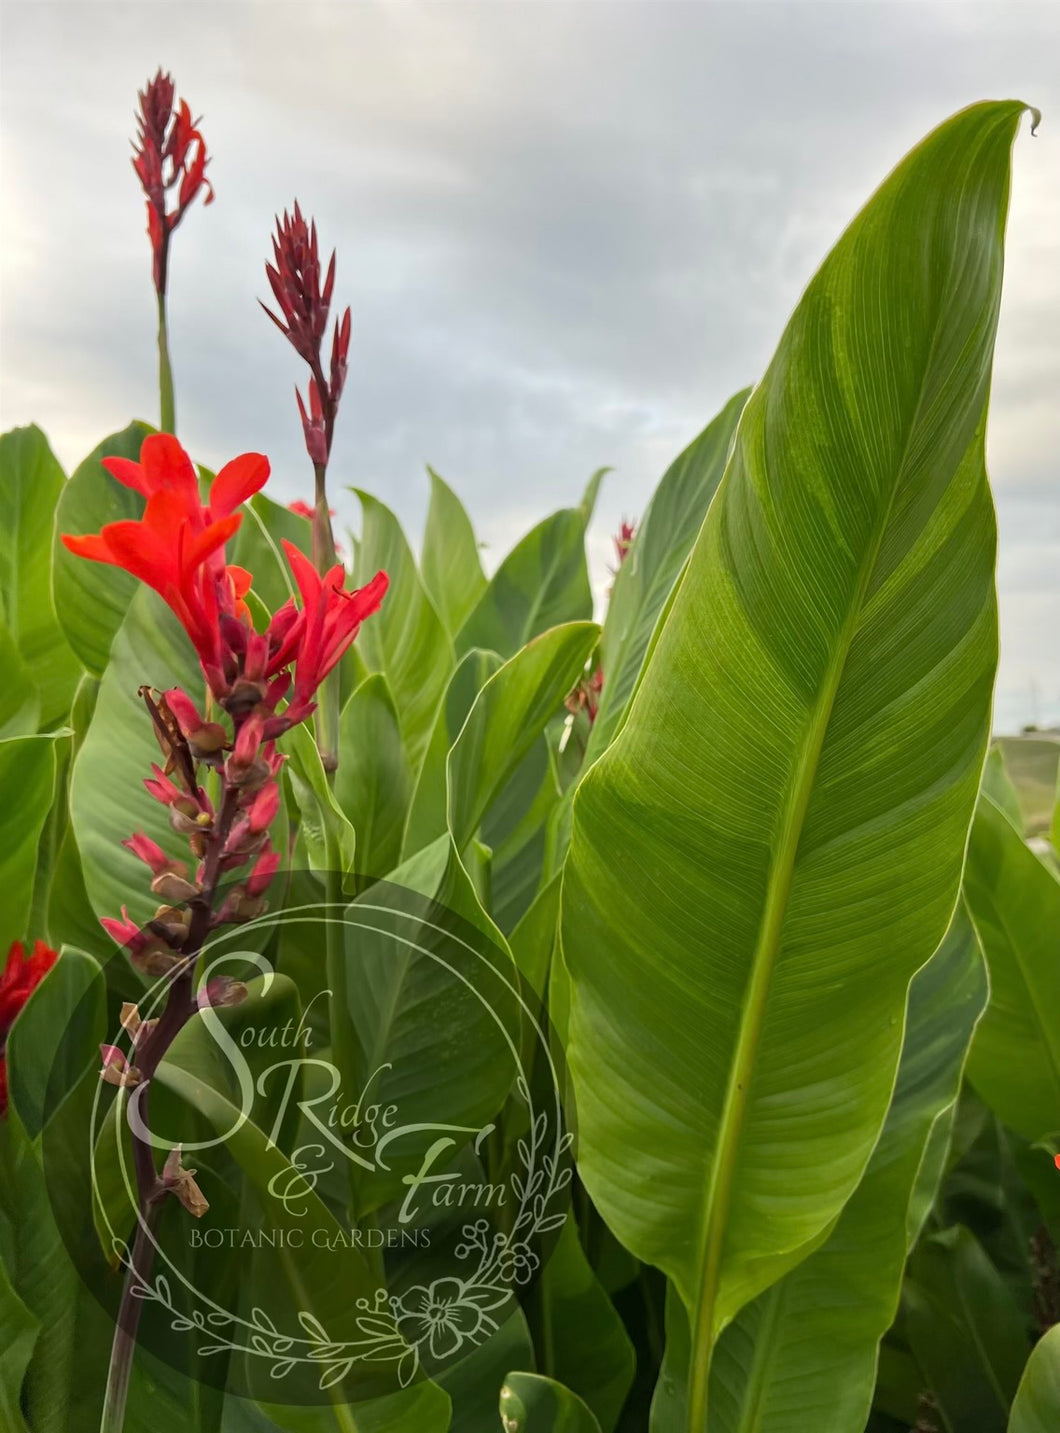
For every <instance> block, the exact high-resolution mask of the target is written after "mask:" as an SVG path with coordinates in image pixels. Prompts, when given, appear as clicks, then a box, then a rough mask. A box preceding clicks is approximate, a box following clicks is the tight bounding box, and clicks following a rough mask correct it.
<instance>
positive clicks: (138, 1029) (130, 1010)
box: [119, 1000, 158, 1049]
mask: <svg viewBox="0 0 1060 1433" xmlns="http://www.w3.org/2000/svg"><path fill="white" fill-rule="evenodd" d="M119 1018H120V1021H121V1027H122V1029H123V1030H126V1031H128V1034H129V1038H130V1039H131V1040H132V1043H133V1048H134V1049H136V1048H137V1047H138V1046H140V1045H142V1044H143V1043H144V1041H145V1040H146V1039H147V1037H148V1036H149V1035H150V1033H151V1031H152V1030H153V1029H154V1028H155V1026H156V1025H157V1024H158V1021H157V1020H141V1019H140V1007H139V1006H138V1005H134V1004H133V1003H132V1001H130V1000H126V1001H125V1003H124V1004H123V1005H122V1007H121V1016H120V1017H119Z"/></svg>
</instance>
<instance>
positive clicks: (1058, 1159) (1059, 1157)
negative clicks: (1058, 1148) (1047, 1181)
mask: <svg viewBox="0 0 1060 1433" xmlns="http://www.w3.org/2000/svg"><path fill="white" fill-rule="evenodd" d="M1053 1163H1054V1164H1055V1165H1056V1167H1057V1169H1060V1154H1054V1155H1053Z"/></svg>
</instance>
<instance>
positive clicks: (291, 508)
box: [287, 498, 335, 522]
mask: <svg viewBox="0 0 1060 1433" xmlns="http://www.w3.org/2000/svg"><path fill="white" fill-rule="evenodd" d="M287 511H288V512H293V513H294V515H295V517H304V518H306V519H308V521H309V522H312V521H313V516H314V510H313V508H312V507H310V505H309V504H308V503H307V502H303V501H302V499H301V498H295V500H294V502H293V503H288V504H287ZM334 516H335V509H334V508H328V517H334Z"/></svg>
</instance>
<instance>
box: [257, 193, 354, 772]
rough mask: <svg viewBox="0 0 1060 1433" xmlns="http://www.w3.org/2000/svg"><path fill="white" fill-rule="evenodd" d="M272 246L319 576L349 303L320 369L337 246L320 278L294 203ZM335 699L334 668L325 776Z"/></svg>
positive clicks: (325, 695) (327, 542)
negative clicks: (297, 378) (299, 381)
mask: <svg viewBox="0 0 1060 1433" xmlns="http://www.w3.org/2000/svg"><path fill="white" fill-rule="evenodd" d="M272 250H273V260H274V262H273V263H271V264H266V265H265V273H266V275H267V277H268V280H269V286H270V287H271V289H272V292H273V296H274V297H275V300H276V303H277V306H278V308H279V310H280V313H279V315H277V314H276V313H274V312H273V311H272V309H270V308H269V307H268V306H267V305H266V304H264V303H263V304H262V305H261V306H262V308H263V309H264V310H265V312H266V313H267V314H268V316H269V318H271V319H272V321H273V323H274V324H275V325H276V327H277V328H278V329H279V330H280V332H281V333H282V334H283V335H284V337H285V338H286V339H287V340H288V342H289V343H290V344H291V346H292V348H293V349H294V350H295V352H296V353H297V354H298V355H299V357H300V358H301V359H302V360H303V362H305V364H306V365H307V366H308V368H309V385H308V390H307V392H308V403H307V402H304V401H303V399H302V394H301V392H300V391H299V389H298V388H295V401H296V402H297V404H298V414H299V417H300V418H301V420H302V433H303V436H304V438H305V445H306V453H307V454H308V456H309V460H310V462H311V463H312V465H313V483H314V494H313V514H312V522H313V539H312V554H313V562H314V565H315V566H316V570H317V572H318V573H320V575H321V576H323V575H324V574H325V573H326V572H328V570H329V569H330V568H331V567H332V566H333V565H334V563H335V561H336V549H335V535H334V532H333V530H332V526H331V509H330V508H329V506H328V493H327V472H328V462H329V460H330V458H331V445H332V441H333V439H334V436H335V420H336V418H337V416H338V411H339V400H340V398H341V397H342V390H343V388H344V386H345V383H346V369H347V360H348V355H349V349H350V310H349V308H348V307H347V309H346V310H345V312H344V313H343V315H342V318H341V319H339V318H336V319H335V322H334V327H333V329H332V335H331V360H330V364H329V365H328V369H327V372H325V368H324V360H323V355H322V345H323V342H324V336H325V333H326V331H327V326H328V315H329V313H330V310H331V297H332V293H333V291H334V287H335V251H334V250H332V253H331V259H330V260H329V262H328V267H327V272H326V273H325V274H324V275H323V278H322V277H321V267H320V252H319V247H318V243H317V226H316V222H315V221H314V220H310V221H309V222H308V223H307V222H306V220H305V218H304V216H303V214H302V211H301V208H300V207H299V205H298V202H297V201H295V204H294V212H293V214H288V213H287V211H286V210H285V211H284V215H283V218H282V219H279V218H277V220H276V234H275V236H274V238H273V241H272ZM339 703H340V693H339V678H338V673H336V674H335V676H334V677H332V679H331V680H330V681H329V682H328V683H327V684H326V685H325V687H324V689H323V691H322V692H321V700H320V704H319V710H318V712H317V717H316V732H317V746H318V747H319V749H320V757H321V761H322V763H323V766H324V770H325V771H326V772H327V773H328V775H329V778H330V777H331V776H332V774H333V773H334V771H335V769H336V767H337V765H338V736H339Z"/></svg>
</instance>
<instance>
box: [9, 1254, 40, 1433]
mask: <svg viewBox="0 0 1060 1433" xmlns="http://www.w3.org/2000/svg"><path fill="white" fill-rule="evenodd" d="M39 1329H40V1325H39V1323H38V1322H37V1320H36V1319H35V1318H34V1317H33V1315H32V1314H31V1313H30V1311H29V1309H27V1308H26V1305H25V1304H24V1303H23V1302H22V1300H21V1299H20V1298H19V1296H18V1294H17V1293H16V1292H15V1290H14V1288H13V1287H12V1285H11V1281H10V1279H9V1278H8V1277H7V1271H6V1270H5V1269H4V1267H3V1266H2V1265H0V1424H2V1426H3V1427H4V1428H7V1429H8V1430H9V1433H27V1429H26V1420H25V1419H24V1418H23V1416H22V1404H21V1395H22V1380H23V1379H24V1378H25V1376H26V1365H27V1364H28V1363H29V1360H30V1356H31V1354H32V1353H33V1345H34V1343H35V1342H36V1339H37V1333H38V1331H39Z"/></svg>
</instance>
